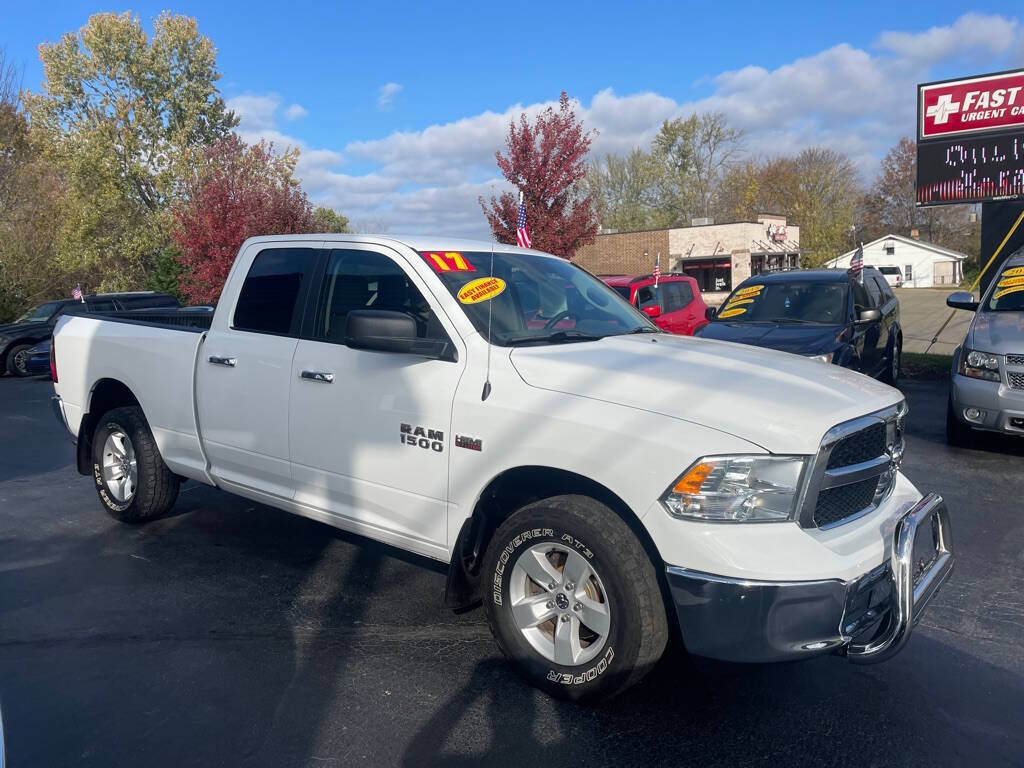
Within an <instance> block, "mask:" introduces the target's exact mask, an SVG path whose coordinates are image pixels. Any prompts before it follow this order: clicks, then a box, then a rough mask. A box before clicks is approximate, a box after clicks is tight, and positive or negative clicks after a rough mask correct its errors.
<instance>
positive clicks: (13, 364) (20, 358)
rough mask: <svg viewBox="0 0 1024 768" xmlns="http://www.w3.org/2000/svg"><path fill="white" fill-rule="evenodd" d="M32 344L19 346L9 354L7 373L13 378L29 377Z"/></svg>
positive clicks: (13, 348) (12, 348)
mask: <svg viewBox="0 0 1024 768" xmlns="http://www.w3.org/2000/svg"><path fill="white" fill-rule="evenodd" d="M31 348H32V345H31V344H18V345H17V346H15V347H11V351H10V352H8V353H7V372H8V373H9V374H11V376H28V351H29V350H30V349H31Z"/></svg>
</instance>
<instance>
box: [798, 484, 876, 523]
mask: <svg viewBox="0 0 1024 768" xmlns="http://www.w3.org/2000/svg"><path fill="white" fill-rule="evenodd" d="M877 488H878V478H877V477H870V478H868V479H867V480H861V481H860V482H858V483H850V484H849V485H840V486H837V487H835V488H826V489H825V490H824V491H822V492H821V493H819V494H818V503H817V505H816V506H815V508H814V524H815V525H816V526H818V527H819V528H823V527H825V526H828V525H835V524H836V523H839V522H842V521H843V520H846V519H847V518H848V517H853V516H854V515H859V514H860V513H861V512H863V511H864V510H865V509H867V508H868V507H870V506H871V503H872V502H873V501H874V498H875V490H876V489H877Z"/></svg>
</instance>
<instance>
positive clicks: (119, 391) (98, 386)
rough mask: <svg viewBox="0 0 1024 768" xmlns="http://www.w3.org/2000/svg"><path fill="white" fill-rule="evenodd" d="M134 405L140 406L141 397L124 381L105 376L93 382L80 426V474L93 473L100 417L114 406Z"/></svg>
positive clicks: (78, 456)
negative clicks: (95, 434)
mask: <svg viewBox="0 0 1024 768" xmlns="http://www.w3.org/2000/svg"><path fill="white" fill-rule="evenodd" d="M133 405H134V406H139V399H138V398H137V397H136V396H135V393H134V392H132V391H131V389H130V388H129V387H128V385H127V384H125V383H124V382H122V381H119V380H117V379H110V378H104V379H99V380H97V381H96V383H95V384H93V386H92V390H91V391H90V392H89V397H88V400H87V402H86V408H85V413H84V415H83V416H82V422H81V424H80V425H79V427H78V455H77V457H76V458H77V464H78V472H79V474H82V475H90V474H92V436H93V433H94V432H95V431H96V423H97V422H98V421H99V419H100V417H102V416H103V414H105V413H107V411H110V410H113V409H114V408H122V407H124V406H133Z"/></svg>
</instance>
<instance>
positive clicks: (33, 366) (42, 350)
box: [24, 339, 50, 376]
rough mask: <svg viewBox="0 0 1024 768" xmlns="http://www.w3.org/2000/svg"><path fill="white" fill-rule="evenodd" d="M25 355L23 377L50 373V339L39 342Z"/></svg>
mask: <svg viewBox="0 0 1024 768" xmlns="http://www.w3.org/2000/svg"><path fill="white" fill-rule="evenodd" d="M26 354H27V356H28V359H27V360H26V362H25V373H24V375H25V376H41V375H43V374H46V373H49V372H50V339H47V340H46V341H41V342H39V343H38V344H36V345H35V346H34V347H32V348H31V349H29V351H28V352H27V353H26Z"/></svg>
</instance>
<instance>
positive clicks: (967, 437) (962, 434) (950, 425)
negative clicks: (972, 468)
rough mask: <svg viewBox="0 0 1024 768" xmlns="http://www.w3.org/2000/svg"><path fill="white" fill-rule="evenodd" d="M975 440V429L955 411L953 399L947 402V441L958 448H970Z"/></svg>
mask: <svg viewBox="0 0 1024 768" xmlns="http://www.w3.org/2000/svg"><path fill="white" fill-rule="evenodd" d="M974 441H975V436H974V430H973V429H971V428H970V427H969V426H967V425H966V424H964V423H963V422H961V421H960V419H958V418H957V417H956V414H955V413H953V399H952V398H950V399H949V401H948V402H947V403H946V442H947V443H949V444H950V445H952V446H955V447H957V448H970V447H971V446H972V445H973V444H974Z"/></svg>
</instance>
